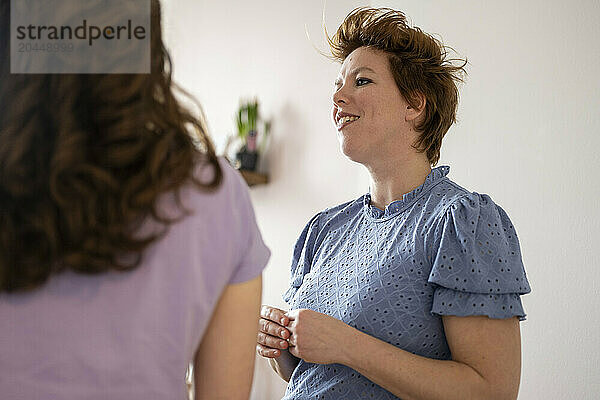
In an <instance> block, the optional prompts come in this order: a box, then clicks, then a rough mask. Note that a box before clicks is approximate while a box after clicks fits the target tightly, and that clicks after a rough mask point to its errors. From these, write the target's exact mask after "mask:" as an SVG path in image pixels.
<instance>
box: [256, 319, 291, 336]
mask: <svg viewBox="0 0 600 400" xmlns="http://www.w3.org/2000/svg"><path fill="white" fill-rule="evenodd" d="M258 330H259V331H261V332H264V333H268V334H269V335H271V336H279V337H280V338H282V339H287V338H289V337H290V332H289V331H288V330H287V329H286V328H284V327H282V326H281V325H279V324H277V323H275V322H273V321H269V320H267V319H264V318H261V319H259V320H258Z"/></svg>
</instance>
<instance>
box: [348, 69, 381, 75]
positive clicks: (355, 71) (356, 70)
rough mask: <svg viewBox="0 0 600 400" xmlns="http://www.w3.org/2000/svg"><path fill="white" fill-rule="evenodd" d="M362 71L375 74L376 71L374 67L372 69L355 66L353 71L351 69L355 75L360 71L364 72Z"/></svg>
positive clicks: (351, 72)
mask: <svg viewBox="0 0 600 400" xmlns="http://www.w3.org/2000/svg"><path fill="white" fill-rule="evenodd" d="M362 71H369V72H372V73H374V74H375V73H376V72H375V71H373V69H371V68H369V67H357V68H354V69H353V70H352V71H350V75H353V76H355V75H358V73H359V72H362Z"/></svg>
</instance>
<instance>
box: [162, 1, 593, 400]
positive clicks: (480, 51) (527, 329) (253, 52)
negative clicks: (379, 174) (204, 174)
mask: <svg viewBox="0 0 600 400" xmlns="http://www.w3.org/2000/svg"><path fill="white" fill-rule="evenodd" d="M368 4H369V2H358V1H348V0H329V1H328V2H327V4H326V6H325V11H326V24H327V27H328V29H329V31H330V32H333V31H335V28H336V27H337V25H338V24H339V23H340V22H341V20H342V19H343V17H344V16H345V15H346V14H347V13H348V12H349V11H350V10H351V9H353V8H354V7H355V6H358V5H368ZM370 4H371V5H375V6H387V7H392V8H396V9H400V10H403V11H405V12H406V14H407V15H409V16H410V17H411V19H412V20H413V21H414V24H415V25H417V26H419V27H421V28H422V29H424V30H425V31H427V32H430V33H438V34H439V35H440V36H441V37H442V38H443V40H444V42H445V43H446V44H448V45H450V46H452V47H453V48H454V49H456V50H457V52H458V54H459V55H460V56H467V57H468V59H469V62H470V64H469V66H468V71H469V76H468V78H467V82H466V84H465V85H464V87H463V88H462V90H461V104H460V109H459V119H460V121H459V123H458V124H457V125H456V126H454V127H453V128H451V130H450V132H449V133H448V136H447V138H446V139H445V144H444V147H443V149H442V159H441V161H440V164H442V165H443V164H446V165H450V166H451V167H452V170H451V172H450V177H451V178H452V179H453V180H455V181H456V182H458V183H460V184H462V185H463V186H466V187H467V188H470V189H471V190H474V191H478V192H480V193H488V194H490V195H491V196H492V198H493V199H494V200H495V201H496V202H497V203H499V204H500V205H502V206H503V207H504V208H505V209H506V210H507V212H508V213H509V215H510V216H511V218H512V220H513V221H514V223H515V225H516V227H517V230H518V233H519V237H520V240H521V246H522V250H523V258H524V262H525V266H526V269H527V273H528V276H529V280H530V283H531V286H532V290H533V292H532V293H531V294H530V295H527V296H525V297H524V298H523V303H524V306H525V309H526V312H527V313H528V319H527V321H525V322H523V323H522V324H521V331H522V344H523V373H522V382H521V391H520V396H519V398H520V399H567V398H568V399H595V398H597V393H598V392H600V377H599V372H598V368H597V367H595V365H596V364H597V360H598V359H599V358H600V340H599V334H598V332H600V322H599V320H600V319H599V318H598V311H597V310H598V309H599V308H600V300H599V299H598V292H599V290H598V287H599V280H600V270H599V268H598V267H599V266H600V263H599V262H598V261H597V256H596V254H595V250H598V249H599V248H600V246H597V245H596V240H597V238H600V221H599V220H600V219H599V215H600V212H599V211H598V210H597V207H596V206H597V204H598V200H599V199H600V185H599V182H598V175H599V174H598V171H599V168H600V162H599V157H597V154H596V153H597V148H598V147H600V138H599V136H598V135H599V134H600V116H599V115H600V113H599V112H598V110H599V108H600V79H599V78H598V73H599V72H600V67H599V65H600V50H599V49H600V47H599V46H598V42H597V40H598V38H600V25H599V24H598V23H597V20H598V18H599V17H600V2H598V1H594V0H589V1H577V2H566V1H557V0H551V1H542V0H535V1H526V2H524V1H517V0H506V1H502V2H495V1H486V2H482V1H477V0H471V1H466V0H462V1H453V2H447V1H423V0H410V1H399V0H397V1H392V0H390V1H371V2H370ZM165 9H166V13H165V14H166V15H165V20H166V21H165V22H166V29H167V38H168V44H169V47H170V48H171V49H172V55H173V58H174V64H175V77H176V80H177V81H178V82H180V83H181V84H182V85H183V86H184V87H185V88H187V89H188V90H189V91H191V92H192V93H193V94H194V95H195V96H196V97H197V98H198V99H199V100H200V102H201V103H202V105H203V106H204V109H205V112H206V114H207V116H208V123H209V128H210V130H211V133H212V135H213V137H214V139H215V142H216V143H217V144H218V145H219V146H222V143H223V141H224V137H225V135H227V134H230V133H232V132H233V131H234V121H233V115H234V112H235V110H236V107H237V105H238V102H239V99H240V98H241V97H248V96H255V95H256V96H258V97H259V99H260V101H261V107H262V111H263V113H264V114H265V115H267V116H269V117H272V118H273V131H272V139H273V140H272V143H271V147H270V150H269V153H268V155H267V160H266V162H265V163H263V168H266V169H268V172H269V174H270V175H271V179H272V182H271V183H270V184H269V185H267V186H263V187H257V188H254V189H252V199H253V201H254V206H255V209H256V214H257V218H258V221H259V225H260V227H261V229H262V231H263V235H264V238H265V240H266V242H267V243H268V245H269V246H270V247H271V249H272V251H273V257H272V259H271V261H270V263H269V266H268V267H267V269H266V271H265V274H264V302H265V303H268V304H273V305H278V306H284V303H283V302H282V300H281V293H282V292H283V291H284V289H285V288H286V286H287V280H288V274H289V271H288V266H289V261H290V258H291V252H292V247H293V244H294V242H295V239H296V237H297V235H298V234H299V232H300V230H301V229H302V227H303V226H304V224H305V223H306V222H307V221H308V219H309V218H310V217H311V216H312V215H313V214H314V213H316V212H317V211H319V210H321V209H322V208H324V207H327V206H331V205H334V204H337V203H340V202H343V201H346V200H349V199H352V198H354V197H357V196H359V195H361V194H363V193H364V192H366V190H367V189H368V179H367V175H366V173H365V172H364V171H363V170H362V169H361V167H360V166H357V165H355V164H353V163H351V162H350V161H347V160H346V159H344V157H343V156H342V155H341V154H340V152H339V150H338V145H337V140H336V135H335V130H334V128H333V126H332V124H331V122H330V119H329V110H330V107H329V104H330V101H331V100H330V95H331V88H332V82H333V80H334V78H335V76H336V74H337V70H338V66H337V65H336V64H333V63H331V62H330V61H329V60H327V59H325V58H324V57H322V56H321V55H319V54H318V53H317V52H316V51H315V50H314V49H313V47H312V46H313V44H314V45H316V46H317V47H319V48H321V49H325V45H324V42H323V35H322V34H321V32H322V30H321V13H322V9H323V2H322V1H316V0H309V1H308V0H307V1H302V2H300V1H281V0H279V1H275V0H255V1H251V2H250V1H241V0H239V1H233V0H229V1H218V2H217V1H198V0H187V1H183V0H176V1H175V0H170V1H167V2H166V4H165ZM305 25H306V26H307V28H308V31H309V32H310V34H311V38H312V42H313V44H311V42H309V41H308V39H307V38H306V35H305V32H304V31H305ZM284 389H285V386H284V385H283V383H282V382H281V381H280V380H279V378H277V377H276V376H275V375H274V374H273V373H272V372H271V371H270V370H269V368H268V366H267V364H266V362H264V360H259V361H258V363H257V371H256V375H255V386H254V391H253V399H255V400H269V399H279V398H281V395H282V393H283V391H284Z"/></svg>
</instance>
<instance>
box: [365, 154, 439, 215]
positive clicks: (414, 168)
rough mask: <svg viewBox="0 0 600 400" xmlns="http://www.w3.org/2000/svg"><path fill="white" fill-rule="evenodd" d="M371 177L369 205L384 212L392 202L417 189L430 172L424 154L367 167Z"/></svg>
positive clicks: (429, 166)
mask: <svg viewBox="0 0 600 400" xmlns="http://www.w3.org/2000/svg"><path fill="white" fill-rule="evenodd" d="M367 169H368V171H369V174H370V175H371V205H373V206H375V207H377V208H379V209H381V210H384V209H385V207H386V206H387V205H388V204H390V203H391V202H393V201H396V200H401V199H402V196H403V195H405V194H406V193H409V192H411V191H413V190H414V189H416V188H417V187H419V186H420V185H422V184H423V182H425V178H427V175H429V173H430V172H431V165H430V164H429V160H428V159H427V157H426V156H425V155H424V154H418V156H416V157H411V158H410V159H405V160H398V159H395V160H389V161H387V162H386V161H384V162H380V163H378V164H377V165H369V166H367Z"/></svg>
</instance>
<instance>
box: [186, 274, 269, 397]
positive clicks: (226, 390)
mask: <svg viewBox="0 0 600 400" xmlns="http://www.w3.org/2000/svg"><path fill="white" fill-rule="evenodd" d="M261 288H262V278H261V277H260V276H258V277H257V278H255V279H253V280H251V281H248V282H243V283H238V284H233V285H229V286H227V288H226V289H225V291H224V292H223V294H222V295H221V298H220V300H219V303H218V304H217V306H216V308H215V310H214V312H213V316H212V318H211V321H210V324H209V326H208V327H207V330H206V332H205V334H204V337H203V338H202V342H201V343H200V346H199V347H198V351H197V353H196V357H195V359H194V382H195V392H196V396H195V397H196V399H215V400H217V399H223V400H225V399H226V400H238V399H239V400H242V399H243V400H247V399H248V397H249V396H250V389H251V385H252V375H253V373H254V358H255V356H254V344H255V343H256V334H257V327H256V323H257V320H258V318H257V317H256V314H257V312H258V310H259V308H260V297H261Z"/></svg>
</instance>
